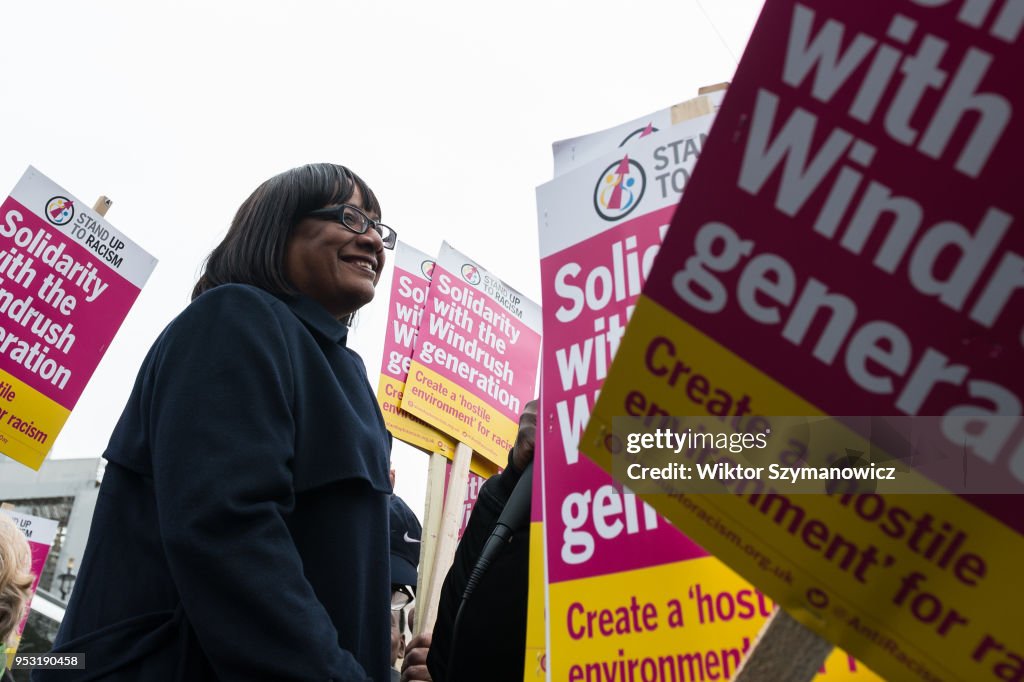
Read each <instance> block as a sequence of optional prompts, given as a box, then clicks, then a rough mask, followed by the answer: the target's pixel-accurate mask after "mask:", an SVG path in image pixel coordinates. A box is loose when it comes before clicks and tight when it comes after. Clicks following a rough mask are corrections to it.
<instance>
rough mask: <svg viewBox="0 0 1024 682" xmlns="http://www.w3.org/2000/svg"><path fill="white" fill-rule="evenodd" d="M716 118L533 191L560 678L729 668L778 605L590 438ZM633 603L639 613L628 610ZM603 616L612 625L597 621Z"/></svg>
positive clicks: (551, 582)
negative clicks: (654, 503)
mask: <svg viewBox="0 0 1024 682" xmlns="http://www.w3.org/2000/svg"><path fill="white" fill-rule="evenodd" d="M712 120H713V119H712V117H711V116H704V117H699V118H695V119H692V120H689V121H686V122H683V123H679V124H677V125H676V126H673V127H671V128H668V129H666V130H662V131H660V132H657V133H652V134H650V135H647V136H645V137H643V138H642V139H639V140H635V141H633V142H632V143H631V144H630V146H629V147H628V148H627V149H620V150H618V151H617V152H612V153H606V154H605V156H604V157H603V158H601V159H599V160H596V161H594V162H592V163H590V164H586V165H583V166H582V167H581V168H580V169H578V170H575V171H571V172H569V173H566V174H564V175H561V176H559V177H558V178H556V179H555V180H554V181H552V182H550V183H548V184H546V185H543V186H541V187H540V188H538V191H537V202H538V213H539V224H540V245H541V258H542V260H541V274H542V280H543V297H544V298H543V300H544V309H543V311H544V312H543V315H544V338H545V345H544V357H543V362H542V368H543V369H542V373H543V374H542V384H541V411H540V423H542V424H544V425H545V428H543V429H542V430H541V432H540V445H541V450H540V464H541V472H540V474H541V480H542V487H543V496H542V499H543V504H544V508H543V524H542V526H543V529H544V542H545V547H544V554H545V556H546V560H547V571H546V581H547V584H548V593H547V596H548V601H547V615H548V617H547V622H548V624H549V637H548V640H547V641H548V642H549V645H550V646H549V649H548V650H547V652H546V656H545V658H544V662H545V665H546V667H547V670H548V671H549V672H550V675H551V679H586V675H589V674H590V671H594V670H609V669H615V668H616V667H617V666H625V667H627V668H636V669H638V670H641V669H658V670H663V671H664V672H663V673H662V675H664V678H665V679H670V678H669V677H668V676H669V675H673V676H675V677H676V678H677V679H711V678H712V677H718V676H721V677H722V678H728V677H730V676H731V675H732V674H733V673H734V672H735V670H736V668H737V666H738V665H739V661H740V659H741V658H742V656H743V655H744V653H745V652H746V651H747V650H749V648H750V645H751V642H752V641H753V638H754V636H755V635H756V633H757V630H758V629H759V627H760V626H761V624H762V623H763V622H764V619H765V618H766V617H767V616H768V615H770V614H771V612H772V610H773V608H774V603H773V602H772V601H771V600H770V599H768V598H767V597H766V596H765V595H764V594H763V593H761V592H759V591H757V590H756V589H755V588H754V587H753V586H752V585H750V584H749V583H747V582H746V581H744V580H743V579H742V578H740V577H739V576H738V575H736V574H735V573H734V572H733V571H731V570H730V569H729V568H728V567H726V566H725V565H724V564H723V563H722V562H720V561H718V560H717V559H716V558H714V557H712V556H709V555H708V553H707V552H706V551H705V550H704V549H703V548H701V547H700V546H699V545H698V544H697V543H696V542H694V541H693V540H692V539H690V538H689V537H687V536H685V535H683V534H682V533H680V532H679V531H678V530H677V529H676V528H675V527H673V526H672V525H671V524H670V523H669V522H667V521H666V520H665V519H664V518H662V517H661V516H660V515H659V514H658V513H657V512H656V511H655V510H654V509H653V508H652V507H651V506H649V505H648V504H646V503H645V502H644V501H642V500H641V499H640V498H639V497H638V496H637V495H635V494H633V493H632V492H631V491H630V490H628V489H627V488H624V487H623V486H622V485H620V484H619V483H617V482H615V481H613V480H612V479H611V477H610V476H609V475H608V474H607V473H606V472H605V471H603V470H602V469H600V468H599V467H598V466H597V465H596V464H595V463H593V462H592V461H591V460H590V459H588V458H587V457H586V456H584V455H582V454H581V453H580V451H579V446H580V442H581V441H580V439H581V436H582V434H583V432H584V428H585V427H586V426H587V423H588V421H589V419H590V416H591V410H592V409H593V407H594V404H595V402H596V400H597V398H598V394H599V392H600V391H601V390H602V388H603V386H604V384H605V379H606V377H607V375H608V372H609V369H610V367H611V364H612V358H613V357H614V356H615V355H616V354H617V352H619V348H620V342H621V340H622V339H623V336H624V334H625V332H626V328H627V323H628V322H629V320H630V318H631V315H632V313H633V310H634V305H635V303H636V302H637V300H638V299H639V297H640V294H641V290H642V289H643V287H644V285H645V283H646V281H647V278H648V275H649V274H650V272H651V269H652V266H653V264H654V262H655V257H656V256H657V255H658V253H659V251H660V249H661V244H662V239H663V238H664V235H665V234H666V231H667V230H668V226H669V224H670V223H671V221H672V217H673V214H674V212H675V209H676V204H677V202H678V200H679V196H680V194H681V193H683V192H684V191H690V190H689V189H688V184H689V179H690V176H691V174H692V173H693V172H694V169H695V167H696V166H697V163H698V159H700V158H701V157H702V156H703V153H704V151H703V150H704V142H705V139H706V136H707V134H708V131H709V130H710V128H711V123H712ZM701 163H703V161H701ZM536 480H537V478H536V477H535V481H536ZM535 499H536V498H535ZM534 520H535V521H536V514H535V515H534ZM539 527H541V524H536V523H535V524H534V526H533V528H534V529H538V528H539ZM539 577H541V576H539V575H538V574H537V572H536V571H535V572H533V573H532V574H531V580H535V579H537V578H539ZM629 613H634V614H643V618H642V619H641V618H639V617H638V618H635V619H626V618H624V617H623V616H622V614H629ZM602 619H604V621H605V622H606V623H615V626H614V627H611V626H609V627H601V626H600V625H599V624H600V622H601V620H602ZM627 621H628V622H627ZM666 661H668V662H669V663H665V662H666ZM528 664H529V661H528ZM666 665H667V666H668V668H665V666H666ZM658 666H661V667H660V668H659V667H658ZM826 672H827V676H826V677H825V678H824V679H849V678H853V679H871V677H870V675H869V674H868V673H866V672H865V671H864V669H863V668H862V667H858V665H857V664H856V662H855V661H852V659H849V658H848V657H847V656H846V655H845V654H843V653H841V652H837V653H836V654H835V656H834V657H833V658H832V659H830V661H829V662H828V664H827V665H826Z"/></svg>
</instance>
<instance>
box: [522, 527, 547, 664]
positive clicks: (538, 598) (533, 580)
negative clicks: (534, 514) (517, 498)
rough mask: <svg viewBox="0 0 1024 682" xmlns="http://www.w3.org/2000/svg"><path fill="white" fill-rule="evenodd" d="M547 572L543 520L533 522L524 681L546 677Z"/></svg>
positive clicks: (531, 528)
mask: <svg viewBox="0 0 1024 682" xmlns="http://www.w3.org/2000/svg"><path fill="white" fill-rule="evenodd" d="M545 578H546V576H545V574H544V524H543V523H541V522H539V521H535V522H533V523H531V524H530V584H529V588H528V591H527V595H526V599H527V602H526V663H525V665H523V682H533V681H535V680H543V679H545V675H546V673H547V642H546V641H545V637H546V636H547V627H546V626H547V613H546V611H545V608H544V600H545V596H546V595H545V591H546V590H545Z"/></svg>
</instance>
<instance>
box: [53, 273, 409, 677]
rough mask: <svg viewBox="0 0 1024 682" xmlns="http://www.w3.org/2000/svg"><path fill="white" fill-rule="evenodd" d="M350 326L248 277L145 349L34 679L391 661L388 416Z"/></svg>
mask: <svg viewBox="0 0 1024 682" xmlns="http://www.w3.org/2000/svg"><path fill="white" fill-rule="evenodd" d="M346 332H347V329H346V328H345V327H344V326H343V325H341V324H340V323H339V322H338V321H337V320H335V319H334V318H332V317H331V316H330V314H329V313H328V312H327V311H326V310H325V309H324V308H322V307H321V306H320V305H318V304H317V303H315V302H314V301H312V300H311V299H308V298H304V297H299V298H297V299H290V300H281V299H278V298H276V297H274V296H272V295H271V294H268V293H266V292H265V291H262V290H260V289H257V288H254V287H249V286H243V285H225V286H221V287H217V288H215V289H213V290H211V291H208V292H207V293H205V294H203V295H202V296H200V297H199V298H198V299H196V300H195V301H194V302H193V303H192V304H191V305H190V306H189V307H188V308H187V309H186V310H185V311H184V312H183V313H182V314H181V315H179V316H178V318H177V319H175V320H174V321H173V322H172V323H171V324H170V325H169V326H168V327H167V329H166V330H164V332H163V334H162V335H161V336H160V338H159V339H158V340H157V342H156V343H155V344H154V346H153V348H152V349H151V350H150V352H149V355H148V356H147V357H146V360H145V362H144V363H143V366H142V369H141V371H140V372H139V376H138V379H137V380H136V384H135V388H134V390H133V391H132V394H131V397H130V398H129V400H128V404H127V406H126V407H125V410H124V414H123V415H122V416H121V419H120V421H119V422H118V424H117V428H116V429H115V431H114V434H113V436H112V437H111V440H110V445H109V447H108V448H107V451H106V453H105V454H104V456H105V457H106V459H107V460H108V465H107V468H106V473H105V475H104V478H103V483H102V485H101V487H100V492H99V499H98V501H97V504H96V512H95V516H94V518H93V524H92V530H91V533H90V535H89V543H88V547H87V549H86V551H85V556H84V557H83V558H82V562H81V569H80V572H79V576H78V581H77V583H76V585H75V589H74V592H73V595H72V598H71V602H70V604H69V607H68V612H67V615H66V617H65V620H64V623H63V625H62V626H61V629H60V632H59V634H58V636H57V644H56V647H55V650H57V651H68V652H84V653H85V659H86V670H85V671H84V673H83V672H77V673H44V672H42V671H37V672H36V673H35V677H33V680H39V681H43V680H51V679H60V680H65V679H74V680H92V679H102V680H132V681H133V682H134V681H136V680H145V681H147V682H148V681H150V680H152V681H154V682H159V681H161V680H209V679H225V680H246V681H253V680H365V679H374V680H378V681H383V680H387V679H389V678H388V675H389V673H388V668H389V665H388V662H389V652H390V633H391V630H390V611H389V600H390V579H389V569H388V562H389V548H388V497H389V493H390V492H391V486H390V482H389V479H388V457H389V452H390V436H389V434H388V433H387V431H386V429H385V426H384V421H383V418H382V416H381V413H380V409H379V408H378V406H377V401H376V398H375V397H374V394H373V391H372V389H371V388H370V385H369V383H368V381H367V377H366V370H365V367H364V366H363V363H362V361H361V360H360V358H359V356H357V355H356V354H355V353H354V352H353V351H351V350H349V349H348V348H347V347H346V346H345V341H346Z"/></svg>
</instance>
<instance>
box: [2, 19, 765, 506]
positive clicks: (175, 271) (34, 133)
mask: <svg viewBox="0 0 1024 682" xmlns="http://www.w3.org/2000/svg"><path fill="white" fill-rule="evenodd" d="M700 2H701V4H702V5H703V10H704V11H702V9H701V7H700V6H699V5H698V4H697V0H675V1H674V2H663V1H646V0H635V1H634V2H629V3H623V2H621V0H617V1H608V0H588V1H587V2H556V1H555V0H547V1H546V2H519V3H506V4H496V3H487V2H470V1H468V0H467V1H460V2H441V3H427V2H411V1H404V0H402V1H391V2H387V1H383V0H379V1H376V2H375V1H373V0H367V1H363V0H360V1H358V2H341V1H335V2H327V1H322V0H321V1H308V2H305V1H294V2H284V1H283V0H278V1H274V2H272V1H267V0H245V1H244V2H240V1H235V0H231V1H220V0H218V1H210V0H206V1H205V2H196V1H193V0H189V1H186V2H173V3H171V2H137V1H132V2H129V1H121V0H116V1H115V0H109V1H104V2H86V1H82V0H75V1H68V0H59V1H55V2H31V1H27V2H26V1H21V2H5V3H3V4H2V5H0V26H2V27H3V32H2V38H0V51H2V57H0V59H2V62H3V68H2V69H0V139H2V143H0V149H2V156H0V193H2V195H6V194H7V193H8V192H9V191H10V189H11V188H13V186H14V184H15V183H16V182H17V180H18V178H20V177H21V174H22V173H23V172H24V170H25V168H26V167H27V166H28V165H29V164H32V165H34V166H35V167H36V168H38V169H39V170H40V171H42V172H43V173H44V174H46V175H48V176H49V177H50V178H52V179H53V180H54V181H55V182H57V183H58V184H61V185H62V186H64V187H65V188H66V189H67V190H68V191H70V192H71V193H73V194H75V195H76V196H78V197H79V198H80V199H81V200H82V201H85V202H87V203H90V204H91V203H92V202H93V200H95V198H96V197H97V196H98V195H100V194H106V195H108V196H110V197H111V198H112V199H113V200H114V205H113V207H112V208H111V210H110V213H109V214H108V216H107V217H108V219H109V220H110V222H111V223H113V224H114V225H115V226H116V227H117V228H118V229H119V230H121V231H122V232H124V233H125V234H127V235H128V236H129V237H130V238H131V239H133V240H134V241H135V242H137V243H138V244H139V245H141V246H142V247H143V248H145V249H146V250H148V251H149V252H150V253H152V254H153V255H155V256H156V257H157V258H158V259H159V261H160V263H159V265H158V266H157V268H156V270H155V272H154V273H153V275H152V277H151V278H150V280H149V283H148V284H147V285H146V287H145V289H144V290H143V291H142V294H141V295H140V296H139V299H138V301H137V303H136V305H135V307H134V309H133V310H132V311H131V313H130V314H129V315H128V318H127V319H126V321H125V323H124V325H123V326H122V327H121V330H120V332H119V333H118V335H117V337H116V338H115V340H114V343H113V345H112V346H111V348H110V350H109V351H108V353H107V355H106V357H105V358H104V359H103V361H102V363H101V364H100V366H99V368H98V370H97V371H96V374H95V375H94V376H93V378H92V380H91V382H90V384H89V386H88V388H87V389H86V390H85V392H84V394H83V395H82V398H81V400H80V402H79V404H78V406H77V407H76V408H75V410H74V412H73V413H72V415H71V418H70V419H69V421H68V423H67V425H66V427H65V428H64V430H63V432H62V433H61V435H60V436H59V438H58V439H57V441H56V443H55V445H54V451H53V454H51V456H53V457H95V456H97V455H99V454H101V453H102V451H103V449H104V448H105V446H106V443H107V439H108V437H109V435H110V431H111V430H112V428H113V426H114V423H115V422H116V420H117V417H118V416H119V414H120V412H121V409H122V407H123V405H124V402H125V400H126V399H127V396H128V393H129V391H130V390H131V386H132V383H133V381H134V378H135V374H136V372H137V370H138V367H139V364H140V363H141V361H142V358H143V356H144V355H145V353H146V351H147V350H148V348H149V346H150V344H151V343H152V341H153V340H154V339H155V338H156V336H157V334H158V333H159V332H160V330H161V329H162V328H163V327H164V325H166V324H167V322H169V321H170V320H171V319H172V318H173V317H174V316H175V315H176V314H177V313H178V312H180V311H181V309H182V308H184V307H185V305H186V304H187V303H188V299H189V292H190V291H191V289H192V285H193V284H194V282H195V279H196V274H197V272H198V268H199V265H200V263H201V262H202V260H203V258H204V257H205V256H206V254H207V253H208V252H209V251H210V249H212V248H213V246H214V245H215V244H216V243H217V242H218V241H219V240H220V239H221V237H222V236H223V235H224V233H225V231H226V230H227V226H228V223H229V222H230V219H231V217H232V214H233V213H234V210H235V209H236V208H237V206H238V205H239V204H240V203H241V202H242V200H244V199H245V197H246V196H248V195H249V193H250V192H251V191H252V190H253V189H254V188H255V187H256V186H257V185H258V184H259V183H260V182H262V181H263V180H265V179H266V178H268V177H270V176H271V175H274V174H276V173H278V172H280V171H282V170H285V169H287V168H291V167H293V166H297V165H301V164H304V163H309V162H315V161H332V162H336V163H342V164H345V165H347V166H349V167H351V168H352V169H353V170H354V171H355V172H357V173H358V174H360V175H361V176H362V177H363V178H364V179H365V180H366V181H367V182H368V183H369V184H370V186H371V187H372V188H373V189H374V191H375V192H376V193H377V196H378V198H379V199H380V201H381V204H382V207H383V218H384V220H385V222H387V223H388V224H390V225H393V226H394V227H395V229H397V230H398V232H399V236H400V238H401V239H403V240H405V241H408V242H409V243H410V244H412V245H413V246H415V247H417V248H419V249H421V250H423V251H426V252H428V253H436V251H437V249H438V248H439V247H440V245H441V241H442V240H447V241H449V242H450V243H451V244H452V245H453V246H455V247H456V248H457V249H459V250H460V251H462V252H464V253H466V254H467V255H468V256H470V257H472V258H473V259H475V260H476V261H478V262H479V263H480V264H481V265H483V266H484V267H486V268H487V269H489V270H491V271H492V272H494V273H495V274H497V275H499V276H501V277H503V278H504V279H505V280H506V281H508V282H509V284H511V285H512V286H513V287H515V288H517V289H519V290H520V291H522V292H523V293H525V294H527V295H528V296H530V297H532V298H534V299H535V300H537V301H539V300H540V279H539V262H538V261H539V256H538V251H537V237H536V213H535V200H534V188H535V187H536V186H537V185H539V184H541V183H543V182H545V181H547V180H548V179H550V177H551V143H552V142H554V141H555V140H558V139H564V138H569V137H576V136H578V135H581V134H584V133H588V132H592V131H596V130H600V129H603V128H607V127H610V126H613V125H616V124H618V123H622V122H625V121H628V120H631V119H634V118H637V117H640V116H643V115H645V114H647V113H650V112H653V111H656V110H659V109H662V108H664V107H666V106H669V105H671V104H674V103H675V102H678V101H681V100H683V99H687V98H689V97H692V96H695V95H696V92H697V88H698V87H700V86H702V85H707V84H711V83H717V82H721V81H726V80H729V79H731V77H732V75H733V72H734V71H735V68H736V62H735V61H734V57H735V58H738V57H739V55H740V54H741V53H742V51H743V47H744V46H745V45H746V42H747V39H748V38H749V34H750V31H751V29H752V28H753V25H754V22H755V20H756V18H757V13H758V12H759V11H760V8H761V5H762V4H763V0H700ZM705 12H706V13H705ZM709 18H710V20H711V22H713V23H714V26H715V27H717V31H718V32H720V34H721V38H720V37H719V35H718V34H716V30H715V29H714V28H713V27H712V25H711V23H709ZM390 272H391V269H390V264H389V267H388V269H387V271H386V272H385V276H384V278H383V279H382V281H381V283H380V285H379V286H378V291H379V292H381V295H380V296H379V298H378V300H377V301H375V303H374V304H371V305H370V306H369V307H368V308H366V309H364V311H363V312H362V313H361V319H360V320H359V323H358V325H357V327H356V329H355V330H354V333H353V334H352V336H351V337H350V338H351V345H352V346H353V347H354V348H356V349H357V350H358V351H359V352H360V353H361V354H362V356H363V358H364V360H365V361H366V365H367V368H368V370H369V374H370V380H371V383H372V384H373V385H374V387H376V383H377V377H378V374H379V369H380V356H381V347H382V341H383V337H384V327H385V315H386V301H385V298H384V297H385V296H386V295H387V292H388V291H389V290H390ZM394 461H395V465H396V468H397V469H398V485H397V489H398V492H399V494H401V495H402V496H403V497H405V498H406V500H407V501H408V502H409V504H410V506H411V507H412V508H413V509H414V510H415V511H416V512H417V513H422V504H423V496H424V490H423V487H424V481H425V471H426V457H425V456H423V455H422V454H420V453H419V451H416V450H414V449H412V448H409V447H408V446H405V445H404V444H400V443H399V444H397V445H396V448H395V453H394Z"/></svg>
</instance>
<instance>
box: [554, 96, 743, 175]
mask: <svg viewBox="0 0 1024 682" xmlns="http://www.w3.org/2000/svg"><path fill="white" fill-rule="evenodd" d="M724 98H725V88H724V84H723V87H721V89H716V90H712V91H711V92H708V93H707V94H706V95H698V96H697V97H694V98H693V99H688V100H686V101H684V102H680V103H679V104H675V105H673V106H671V107H666V108H664V109H660V110H658V111H656V112H654V113H653V114H648V115H647V116H643V117H641V118H637V119H633V120H632V121H629V122H627V123H622V124H620V125H617V126H612V127H611V128H606V129H605V130H601V131H598V132H596V133H589V134H587V135H581V136H579V137H573V138H570V139H568V140H559V141H558V142H555V143H554V144H552V145H551V155H552V157H553V158H554V161H555V177H558V176H559V175H561V174H562V173H566V172H568V171H571V170H573V169H576V168H579V167H580V166H583V165H585V164H587V163H589V162H590V161H593V160H595V159H598V158H602V157H604V156H605V155H606V154H607V153H608V151H609V150H611V149H614V148H616V147H626V146H628V145H629V144H630V143H632V142H635V141H636V140H640V139H643V138H644V137H646V136H648V135H650V134H652V133H656V132H658V131H659V130H664V129H665V128H668V127H669V126H673V125H675V124H676V123H680V122H682V121H686V120H689V119H691V118H696V117H697V116H705V115H707V114H713V113H716V112H717V111H718V108H719V107H720V106H721V105H722V100H723V99H724Z"/></svg>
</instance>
